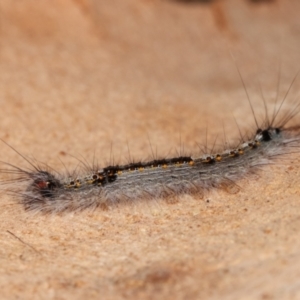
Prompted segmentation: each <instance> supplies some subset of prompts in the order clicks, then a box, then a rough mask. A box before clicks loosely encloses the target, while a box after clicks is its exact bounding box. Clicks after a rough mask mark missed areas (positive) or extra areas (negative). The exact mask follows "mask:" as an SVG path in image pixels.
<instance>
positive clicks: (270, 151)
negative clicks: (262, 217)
mask: <svg viewBox="0 0 300 300" xmlns="http://www.w3.org/2000/svg"><path fill="white" fill-rule="evenodd" d="M295 79H296V77H295V78H294V80H293V82H294V81H295ZM293 82H292V84H291V85H290V87H289V89H288V91H287V93H286V95H285V97H284V98H283V100H282V101H281V103H279V105H278V107H277V108H276V104H275V106H274V110H273V112H272V114H271V115H270V114H269V113H268V109H267V105H266V103H265V102H264V108H265V118H264V120H263V122H262V123H261V124H260V125H259V124H258V121H257V120H256V117H255V113H254V109H253V107H252V104H251V102H250V99H249V97H248V100H249V103H250V107H251V110H252V114H253V117H254V120H255V123H256V126H257V128H256V129H255V130H253V132H252V133H251V134H249V135H243V134H240V139H239V143H237V145H236V146H235V147H231V148H227V149H225V150H219V151H217V150H212V151H211V153H203V154H202V155H201V156H177V157H172V158H167V159H153V160H151V161H145V162H135V163H129V164H126V165H110V166H107V167H104V168H100V167H99V166H97V165H95V166H93V167H88V166H87V165H85V164H84V167H82V168H81V169H79V170H75V171H73V172H66V173H65V174H61V173H57V172H55V171H53V170H52V169H51V168H50V167H48V166H47V165H40V166H39V165H37V164H35V163H34V162H33V161H31V160H29V159H28V158H26V157H25V156H23V155H22V154H20V153H19V152H18V151H16V150H15V149H13V148H12V147H11V146H9V145H8V144H7V145H8V146H9V147H11V148H12V149H13V150H14V151H15V152H17V153H18V154H19V155H20V156H22V157H23V158H24V159H25V160H26V161H27V162H28V163H29V164H30V165H31V169H28V170H27V169H23V168H19V167H17V166H14V165H11V164H8V163H5V164H6V165H8V166H9V167H10V168H8V169H7V168H4V169H2V170H1V172H2V173H8V174H11V175H13V178H12V179H11V180H8V181H4V183H6V184H8V188H7V189H6V191H7V192H10V193H12V194H13V195H14V196H16V197H17V198H18V199H19V200H20V201H21V203H22V204H23V205H24V207H25V209H26V210H36V211H41V212H51V211H52V212H62V211H73V210H82V209H85V208H89V207H97V206H103V205H105V206H106V205H109V204H112V203H119V202H122V201H129V202H130V201H134V200H136V199H145V198H146V199H151V198H152V199H153V198H166V197H174V196H177V195H181V194H196V195H198V196H200V197H203V195H204V194H205V193H206V192H207V191H209V190H211V189H218V188H222V189H225V190H226V191H228V192H229V193H237V192H238V191H239V189H240V188H239V186H238V185H237V184H236V181H237V180H238V179H241V178H243V177H244V176H245V175H247V174H249V173H253V172H256V171H257V170H258V169H259V168H260V167H261V166H263V165H267V164H269V163H270V162H271V161H272V160H274V159H276V158H277V157H278V156H279V155H284V154H289V153H292V152H294V149H295V147H296V148H298V147H299V143H300V127H299V126H292V127H287V123H288V122H290V121H291V120H292V119H293V118H294V117H295V116H296V115H297V113H298V112H299V110H298V108H299V104H296V105H294V107H293V108H292V109H290V110H289V111H287V112H286V113H284V114H283V113H282V108H283V106H284V104H285V100H286V97H287V95H288V93H289V91H290V88H291V86H292V85H293ZM243 84H244V83H243ZM244 87H245V86H244ZM245 91H246V93H247V90H246V88H245ZM247 96H248V95H247ZM3 142H4V141H3ZM4 143H5V144H6V142H4ZM206 148H207V147H206Z"/></svg>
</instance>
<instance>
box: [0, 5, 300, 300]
mask: <svg viewBox="0 0 300 300" xmlns="http://www.w3.org/2000/svg"><path fill="white" fill-rule="evenodd" d="M192 2H193V1H192ZM253 2H255V1H253ZM299 10H300V3H299V1H297V0H294V1H283V0H282V1H265V2H263V3H252V2H251V1H246V0H245V1H240V0H235V1H234V0H228V1H221V0H219V1H213V2H212V3H206V4H203V3H201V1H200V2H197V1H194V2H193V3H189V1H171V0H170V1H159V0H139V1H138V0H126V1H124V0H114V1H102V0H101V1H92V0H90V1H88V0H76V1H75V0H73V1H71V0H52V1H46V0H43V1H36V0H26V1H25V0H22V1H11V0H1V1H0V70H1V72H0V104H1V119H0V124H1V132H0V137H1V138H2V139H4V140H5V141H6V142H8V143H9V144H11V145H12V146H14V147H15V148H16V149H18V150H19V151H21V152H22V153H23V154H25V155H28V156H29V157H34V158H36V159H37V160H39V161H42V162H46V163H49V164H50V165H51V166H53V167H54V168H55V169H58V170H63V169H64V167H63V166H62V164H61V162H60V160H62V161H63V162H64V164H65V165H66V166H67V167H68V168H71V169H72V168H74V167H76V166H77V165H78V161H77V160H76V159H74V158H73V157H71V156H69V155H66V153H70V154H72V155H74V156H77V157H81V156H82V157H84V158H86V159H87V160H88V161H92V160H93V156H94V154H95V156H96V157H97V159H98V161H99V163H103V164H105V163H106V162H109V160H110V155H111V145H113V147H112V148H113V154H114V158H115V161H117V162H126V161H127V159H128V151H127V143H128V145H129V148H130V154H131V156H132V157H134V158H135V159H137V160H138V159H141V158H142V159H145V158H147V157H150V156H151V150H150V146H149V139H150V141H151V144H152V146H153V147H154V148H155V149H156V148H157V151H158V153H159V154H160V155H161V156H168V155H171V154H172V153H173V154H174V153H176V149H177V150H178V149H180V143H181V144H183V145H184V151H185V153H195V151H196V152H197V151H198V148H197V146H196V142H198V143H205V140H206V137H205V135H206V128H208V133H209V134H208V140H209V142H211V143H212V142H213V141H214V139H215V138H216V136H218V137H220V138H219V139H218V140H220V143H222V136H223V124H224V127H225V132H226V135H227V136H228V137H229V138H235V137H237V136H238V131H237V128H236V125H235V122H234V117H235V118H236V119H237V121H238V122H239V124H240V126H241V127H242V128H244V129H245V130H246V129H249V128H253V117H252V114H251V112H250V110H249V106H248V103H247V98H246V96H245V91H244V89H243V86H242V84H241V81H240V79H239V76H238V73H237V71H236V67H235V63H234V61H233V59H232V58H231V55H230V51H232V52H233V53H234V55H235V57H236V60H237V62H238V65H239V68H240V70H241V73H242V75H243V78H244V80H245V83H246V85H247V86H248V91H249V94H250V97H251V100H252V102H253V103H254V106H255V107H258V108H257V110H258V115H260V114H263V110H262V109H261V108H262V100H261V93H260V89H259V82H261V85H262V89H263V91H264V95H265V98H266V99H272V97H273V98H274V95H275V94H276V90H277V86H278V82H277V77H278V73H279V72H278V70H279V66H280V65H281V67H280V69H281V71H280V78H281V81H280V96H281V97H282V96H283V95H284V93H285V90H286V89H287V87H288V86H289V84H290V83H291V81H292V79H293V77H294V76H295V74H296V72H297V71H298V70H299V61H300V60H299V58H300V54H299V48H300V21H299ZM299 81H300V80H298V83H296V84H295V87H294V88H293V89H292V90H291V93H290V99H291V101H293V99H295V98H296V97H297V95H298V93H297V90H298V87H299V85H300V82H299ZM148 136H149V139H148ZM0 149H1V151H0V160H2V161H7V162H10V163H13V164H16V165H20V166H23V167H24V166H26V162H24V160H22V159H21V158H20V157H19V156H18V155H17V154H16V153H14V152H13V151H12V150H11V149H9V148H8V147H7V146H6V145H4V144H2V145H1V148H0ZM178 151H179V150H178ZM299 159H300V156H299V155H297V154H295V155H293V156H292V157H289V158H287V159H285V160H280V161H279V163H281V164H275V165H274V166H270V167H266V168H265V169H264V170H262V172H261V173H260V175H259V177H257V178H256V179H255V180H254V179H253V178H249V180H247V179H246V180H242V181H240V182H239V183H238V184H239V185H240V186H241V187H242V190H241V192H240V193H238V194H237V195H230V194H227V193H226V192H225V191H219V192H212V193H211V194H209V195H208V196H207V198H205V199H196V198H193V197H182V198H181V199H180V201H178V202H176V201H175V203H172V204H171V203H170V202H168V203H166V202H165V201H153V202H151V203H145V202H141V203H134V204H132V205H120V206H117V207H113V208H111V209H109V210H108V211H103V210H101V209H99V210H97V211H94V212H90V211H86V212H82V213H77V214H71V213H70V214H65V215H63V216H55V215H46V216H45V215H39V214H32V213H27V212H25V211H24V210H23V208H22V207H21V206H19V205H16V204H15V202H14V200H13V199H12V198H11V197H9V196H8V195H5V194H2V195H1V208H2V209H1V212H0V220H1V222H0V228H1V229H0V239H1V247H0V290H1V297H2V298H3V299H4V298H5V299H20V298H22V299H52V298H53V299H71V298H72V299H82V298H85V299H94V298H95V299H99V298H102V299H120V298H130V299H141V298H143V299H154V298H155V299H221V298H222V299H299V298H300V280H299V278H300V250H299V249H300V234H299V228H300V191H299V188H298V186H299V184H300V176H299V174H300V168H299V166H298V165H299ZM206 200H209V201H206Z"/></svg>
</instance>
